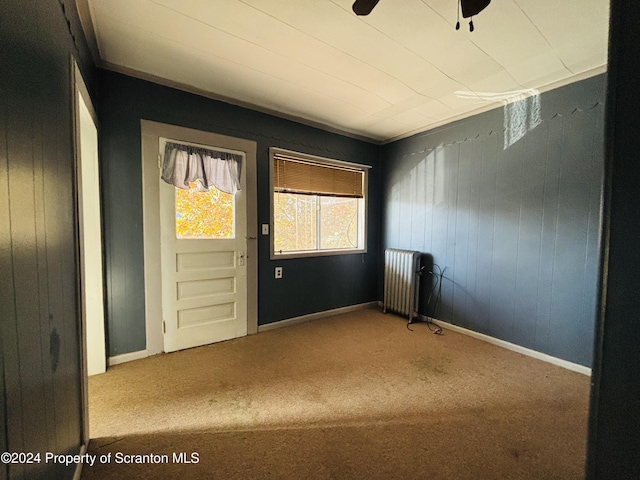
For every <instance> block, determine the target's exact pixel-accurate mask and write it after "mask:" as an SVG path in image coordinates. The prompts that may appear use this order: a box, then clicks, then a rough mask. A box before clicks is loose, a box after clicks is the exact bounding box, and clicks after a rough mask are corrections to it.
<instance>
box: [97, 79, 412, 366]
mask: <svg viewBox="0 0 640 480" xmlns="http://www.w3.org/2000/svg"><path fill="white" fill-rule="evenodd" d="M100 83H101V95H100V121H101V163H102V166H101V181H102V187H103V190H102V191H103V196H104V209H105V228H104V236H105V242H106V246H105V255H106V277H107V280H106V294H107V304H108V312H107V322H108V341H109V355H111V356H113V355H119V354H123V353H128V352H132V351H136V350H142V349H144V348H145V341H146V337H145V316H144V278H143V272H144V270H143V237H142V220H143V219H142V196H141V188H140V187H141V181H142V180H141V158H140V157H141V148H140V119H147V120H154V121H157V122H162V123H168V124H172V125H180V126H184V127H189V128H195V129H199V130H204V131H210V132H216V133H220V134H223V135H230V136H235V137H239V138H245V139H249V140H253V141H255V142H257V178H258V191H257V194H258V222H259V223H269V215H270V212H269V147H272V146H276V147H282V148H287V149H290V150H294V151H300V152H303V153H309V154H313V155H319V156H326V157H330V158H337V159H341V160H346V161H351V162H357V163H364V164H368V165H372V166H373V168H372V169H371V170H370V173H369V195H368V201H369V211H368V253H367V254H365V255H342V256H336V257H318V258H301V259H286V260H278V261H272V260H270V259H269V237H267V236H259V237H258V255H259V260H258V263H259V265H258V270H259V279H258V284H259V292H258V296H259V298H258V305H259V316H258V323H259V324H260V325H264V324H267V323H271V322H274V321H278V320H283V319H287V318H291V317H296V316H300V315H305V314H308V313H313V312H318V311H324V310H329V309H333V308H338V307H343V306H346V305H353V304H357V303H364V302H368V301H374V300H376V298H377V285H376V279H377V269H378V252H379V240H378V239H379V232H380V226H379V218H380V205H381V202H380V199H379V192H380V186H379V185H380V180H379V179H380V172H379V148H378V147H377V146H376V145H373V144H369V143H366V142H361V141H358V140H354V139H351V138H347V137H344V136H340V135H336V134H333V133H329V132H326V131H322V130H318V129H315V128H311V127H308V126H305V125H301V124H298V123H295V122H291V121H287V120H283V119H280V118H276V117H273V116H269V115H265V114H262V113H258V112H255V111H251V110H247V109H244V108H239V107H236V106H233V105H229V104H225V103H222V102H216V101H214V100H210V99H206V98H203V97H199V96H197V95H193V94H189V93H186V92H181V91H178V90H175V89H171V88H167V87H162V86H159V85H156V84H152V83H149V82H145V81H142V80H138V79H134V78H131V77H127V76H124V75H120V74H116V73H113V72H107V71H100ZM406 222H407V225H410V222H411V218H408V219H406ZM275 265H280V266H283V267H284V271H285V273H284V278H283V279H281V280H277V281H276V280H275V279H274V275H273V269H274V266H275ZM345 273H346V274H345ZM320 292H321V293H320Z"/></svg>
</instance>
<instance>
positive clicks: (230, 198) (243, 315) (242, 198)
mask: <svg viewBox="0 0 640 480" xmlns="http://www.w3.org/2000/svg"><path fill="white" fill-rule="evenodd" d="M171 141H175V140H171ZM160 142H161V144H160V152H164V142H166V139H162V138H161V139H160ZM206 147H207V148H211V149H214V150H222V151H228V150H225V149H222V148H216V147H215V146H206ZM233 153H236V154H241V155H243V153H242V152H233ZM243 162H244V155H243ZM241 172H242V178H241V186H242V190H240V191H238V192H237V193H236V194H235V195H230V194H227V193H224V192H221V191H220V190H218V189H216V188H215V187H211V188H210V189H209V190H206V191H200V190H202V189H198V185H197V184H192V188H191V189H190V190H183V189H179V188H176V187H174V186H172V185H169V184H167V183H165V182H164V181H163V180H161V179H159V180H158V181H159V182H160V231H161V258H162V266H161V267H162V268H161V270H162V318H163V330H164V350H165V352H172V351H176V350H182V349H185V348H191V347H196V346H200V345H207V344H210V343H214V342H220V341H223V340H229V339H231V338H236V337H241V336H244V335H246V334H247V268H246V251H247V239H246V237H247V230H246V207H247V205H246V204H247V202H246V194H245V188H244V187H245V185H246V168H242V169H241Z"/></svg>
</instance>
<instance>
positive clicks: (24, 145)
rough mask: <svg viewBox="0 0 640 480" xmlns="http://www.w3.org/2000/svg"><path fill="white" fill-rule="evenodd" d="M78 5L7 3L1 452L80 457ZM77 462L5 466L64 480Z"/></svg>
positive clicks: (0, 469)
mask: <svg viewBox="0 0 640 480" xmlns="http://www.w3.org/2000/svg"><path fill="white" fill-rule="evenodd" d="M82 42H83V38H82V33H81V30H80V26H79V22H78V18H77V15H76V14H75V6H74V4H73V2H59V1H56V0H3V1H2V2H0V45H2V47H1V48H0V64H1V65H2V73H0V322H1V323H0V327H1V340H0V341H1V353H2V372H1V373H0V378H1V379H2V385H1V390H2V391H1V392H0V397H2V400H1V401H0V407H1V410H2V417H3V424H2V427H3V428H1V429H0V439H1V442H0V447H1V448H0V450H2V451H6V450H8V451H12V452H34V453H35V452H40V453H41V454H42V455H44V453H45V452H47V451H49V452H55V453H78V451H79V448H80V444H81V435H82V427H81V419H82V407H81V381H80V351H79V343H80V342H79V326H78V325H79V319H78V304H77V282H76V266H77V264H76V259H77V255H76V241H75V239H76V216H75V203H74V198H75V191H74V160H73V143H72V138H73V136H72V97H71V92H72V83H71V81H72V80H71V56H74V57H75V58H78V59H79V61H80V63H81V65H82V66H84V67H86V68H84V69H83V70H84V71H85V73H87V74H88V76H87V80H88V81H90V80H91V67H90V63H89V62H88V61H87V60H88V54H87V50H86V45H84V44H83V43H82ZM74 468H75V465H72V466H70V467H65V466H61V465H53V464H46V463H44V461H43V462H41V463H40V464H37V463H36V464H32V465H27V466H24V467H23V466H20V465H13V464H12V465H6V464H1V465H0V479H5V478H30V479H31V478H33V479H37V478H43V479H52V478H56V479H65V478H71V477H72V476H73V470H74Z"/></svg>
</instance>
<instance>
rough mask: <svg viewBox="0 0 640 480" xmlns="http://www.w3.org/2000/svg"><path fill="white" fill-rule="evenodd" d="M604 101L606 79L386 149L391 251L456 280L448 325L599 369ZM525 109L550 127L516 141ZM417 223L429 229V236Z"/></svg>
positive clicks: (537, 126)
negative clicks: (425, 259)
mask: <svg viewBox="0 0 640 480" xmlns="http://www.w3.org/2000/svg"><path fill="white" fill-rule="evenodd" d="M603 94H604V77H603V76H600V77H596V78H592V79H589V80H586V81H583V82H579V83H576V84H572V85H569V86H567V87H564V88H562V89H559V90H557V91H551V92H548V93H545V94H542V95H540V96H539V97H538V98H532V99H528V100H524V101H523V102H521V105H520V107H522V108H520V107H518V108H514V107H512V106H507V107H505V108H504V109H497V110H493V111H490V112H487V113H485V114H482V115H478V116H476V117H472V118H469V119H466V120H463V121H460V122H456V123H455V124H451V125H448V126H447V127H445V128H442V129H437V130H434V131H432V132H426V133H424V134H420V135H417V136H415V137H412V138H408V139H405V140H401V141H399V142H395V143H393V144H390V145H387V146H385V147H384V149H383V158H385V163H384V168H385V171H384V175H383V178H384V179H385V183H384V186H383V189H384V197H385V198H387V199H390V200H391V203H390V204H389V205H388V207H387V208H386V209H385V215H386V217H387V218H385V220H384V225H385V227H386V231H385V236H384V246H385V247H396V248H398V247H399V248H407V249H412V250H420V251H422V252H425V253H428V254H431V255H432V256H433V260H434V262H435V263H436V264H437V265H438V266H440V267H441V268H442V269H444V270H445V273H444V278H443V282H442V298H441V301H440V304H439V306H438V309H437V311H436V314H435V316H436V317H437V318H440V319H442V320H445V321H448V322H451V323H453V324H455V325H460V326H463V327H465V328H469V329H472V330H475V331H478V332H481V333H485V334H488V335H490V336H493V337H496V338H499V339H503V340H506V341H509V342H512V343H516V344H518V345H523V346H525V347H528V348H533V349H536V350H538V351H541V352H544V353H548V354H550V355H553V356H556V357H559V358H563V359H566V360H570V361H572V362H576V363H579V364H581V365H590V364H591V353H592V344H593V326H594V323H593V322H594V318H595V299H596V287H595V286H596V278H597V276H596V273H595V272H596V266H597V262H598V255H597V250H596V249H595V247H594V245H597V235H598V214H599V205H598V198H599V194H600V191H601V180H600V175H599V173H600V172H602V168H603V167H602V166H603V157H602V148H601V145H602V143H603V131H602V115H603V109H602V105H601V103H599V102H602V98H603ZM538 107H539V108H540V109H541V110H540V111H538V110H536V108H538ZM527 109H529V110H527ZM525 110H527V111H528V115H527V116H526V117H527V118H530V119H534V120H535V119H537V118H539V119H541V120H542V123H540V122H539V121H534V122H532V123H531V124H529V125H524V127H526V133H525V134H524V135H523V136H521V137H520V138H515V137H513V136H511V137H507V134H508V133H509V134H510V133H517V132H518V131H520V130H519V129H518V128H512V127H514V126H515V127H517V126H518V125H517V121H516V120H517V118H516V117H513V118H512V117H511V115H512V113H513V112H519V111H525ZM505 117H506V118H505ZM523 118H524V117H523ZM505 126H506V128H505ZM505 138H506V141H505ZM430 157H433V158H434V165H435V168H434V169H433V171H430V169H429V167H428V166H427V168H425V171H426V172H428V173H427V176H426V178H424V179H423V180H422V182H423V183H422V185H419V184H415V179H416V178H418V176H417V175H414V174H413V172H414V171H420V168H421V166H420V165H421V162H422V161H423V160H424V159H425V158H426V159H428V158H430ZM427 165H428V163H427ZM431 188H433V190H434V195H433V203H430V201H429V200H428V197H429V192H430V189H431ZM423 190H424V191H426V195H425V194H423V193H418V192H422V191H423ZM428 211H430V213H426V212H428ZM416 212H418V214H419V215H424V214H425V213H426V215H427V218H429V220H430V225H429V228H428V230H429V231H427V229H425V230H424V234H423V236H422V237H420V235H419V234H418V233H417V232H416V231H415V226H414V224H415V223H417V222H415V220H414V221H411V219H412V218H414V217H415V216H416ZM423 212H425V213H423ZM409 223H411V225H410V224H409ZM421 223H422V225H426V224H427V222H421ZM418 225H420V223H418ZM425 300H426V299H423V300H422V301H421V304H420V309H421V313H423V314H427V313H431V312H432V310H433V305H426V304H425Z"/></svg>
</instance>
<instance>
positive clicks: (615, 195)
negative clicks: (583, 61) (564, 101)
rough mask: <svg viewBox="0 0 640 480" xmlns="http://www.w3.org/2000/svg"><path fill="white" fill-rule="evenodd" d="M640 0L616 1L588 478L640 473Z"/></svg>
mask: <svg viewBox="0 0 640 480" xmlns="http://www.w3.org/2000/svg"><path fill="white" fill-rule="evenodd" d="M639 24H640V4H638V2H633V1H625V0H612V2H611V22H610V43H609V88H608V92H607V121H606V138H607V142H606V177H605V196H604V202H605V203H604V209H603V210H604V215H603V218H604V228H603V236H602V238H603V253H604V256H603V264H602V271H601V272H602V275H603V278H602V283H601V294H602V295H601V298H600V305H599V306H600V307H601V308H600V316H599V319H598V320H599V321H598V335H597V342H596V349H595V351H596V357H595V362H594V375H593V380H594V382H593V389H592V396H591V418H590V425H589V442H588V451H587V475H586V478H587V479H589V480H596V479H597V480H604V479H620V478H625V479H626V478H640V456H639V455H638V451H640V414H639V412H640V380H639V378H640V376H639V372H640V348H638V346H639V345H640V322H639V321H638V319H639V318H640V295H639V294H638V292H640V275H638V271H640V248H639V246H640V228H639V227H638V226H639V225H640V208H639V207H638V206H639V205H640V187H639V183H638V179H640V162H639V161H638V151H640V136H639V135H638V132H639V131H640V117H639V116H638V100H637V98H638V76H639V75H640V57H639V56H638V55H636V54H635V53H636V52H637V51H638V49H639V48H640V29H639V27H638V25H639Z"/></svg>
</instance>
